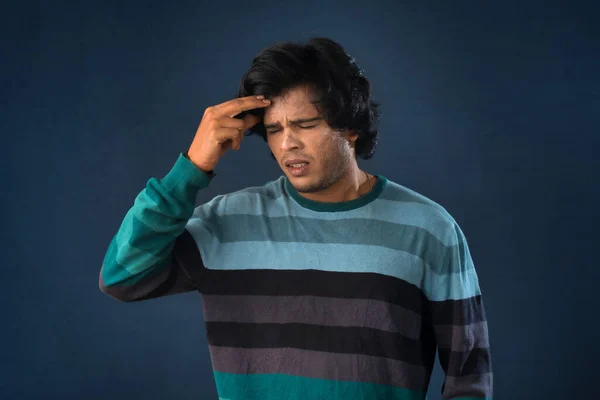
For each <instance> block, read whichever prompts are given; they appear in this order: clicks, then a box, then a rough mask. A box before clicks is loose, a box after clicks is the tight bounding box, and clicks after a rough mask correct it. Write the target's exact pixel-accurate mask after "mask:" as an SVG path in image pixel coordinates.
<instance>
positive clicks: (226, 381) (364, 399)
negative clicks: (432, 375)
mask: <svg viewBox="0 0 600 400" xmlns="http://www.w3.org/2000/svg"><path fill="white" fill-rule="evenodd" d="M214 376H215V383H216V386H217V391H218V393H219V397H220V398H225V399H230V400H242V399H243V400H281V399H286V400H296V399H297V400H306V399H311V400H319V399H323V400H325V399H327V400H332V399H344V400H371V399H373V400H375V399H390V400H392V399H393V400H423V399H425V398H426V397H425V393H423V392H420V391H415V390H410V389H403V388H397V387H393V386H386V385H378V384H373V383H365V382H351V381H332V380H326V379H316V378H305V377H300V376H292V375H283V374H249V375H238V374H228V373H225V372H218V371H215V372H214Z"/></svg>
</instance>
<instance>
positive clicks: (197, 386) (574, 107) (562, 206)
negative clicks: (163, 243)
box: [0, 1, 600, 400]
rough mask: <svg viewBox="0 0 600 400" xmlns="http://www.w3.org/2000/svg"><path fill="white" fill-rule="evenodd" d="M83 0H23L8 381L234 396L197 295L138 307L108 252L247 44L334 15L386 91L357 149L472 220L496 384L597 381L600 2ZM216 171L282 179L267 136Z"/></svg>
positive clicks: (252, 180) (578, 387) (218, 98)
mask: <svg viewBox="0 0 600 400" xmlns="http://www.w3.org/2000/svg"><path fill="white" fill-rule="evenodd" d="M82 3H85V2H41V4H40V3H34V2H20V3H19V4H17V2H13V3H12V4H9V5H8V6H7V7H3V9H4V10H3V12H2V14H3V22H2V27H1V28H0V29H1V30H2V35H1V37H0V40H1V41H2V46H1V50H0V51H1V53H2V56H0V58H1V60H2V62H1V63H0V68H1V69H0V72H1V73H0V82H1V86H0V94H1V97H0V101H1V103H0V104H1V112H0V118H1V119H0V131H1V132H2V142H1V143H2V146H1V147H2V157H1V160H2V166H3V171H5V173H3V178H4V180H3V182H2V183H3V184H2V196H1V198H2V201H3V204H4V206H3V207H2V210H3V214H4V217H3V221H4V226H3V229H2V242H1V243H2V247H3V249H2V253H1V254H2V264H1V265H2V268H1V270H0V271H1V272H0V273H1V274H2V275H1V279H2V281H1V282H2V284H3V286H4V290H3V292H2V311H3V314H4V318H3V319H2V326H1V329H0V335H1V337H0V339H1V343H2V344H3V346H2V348H3V352H2V353H3V354H2V361H1V362H0V398H2V399H50V398H60V399H111V400H118V399H133V398H136V399H137V398H140V399H141V398H143V399H148V400H150V399H167V398H169V399H216V391H215V387H214V382H213V378H212V372H211V369H210V359H209V354H208V352H207V343H206V338H205V334H204V327H203V320H202V314H201V308H200V307H201V299H200V296H199V295H198V294H184V295H178V296H174V297H171V298H163V299H159V300H153V301H148V302H144V303H138V304H124V303H118V302H116V301H114V300H112V299H110V298H109V297H107V296H106V295H104V294H102V293H101V292H100V291H99V290H98V285H97V280H98V273H99V270H100V266H101V262H102V259H103V257H104V252H105V251H106V249H107V246H108V244H109V242H110V239H111V238H112V236H113V235H114V234H115V232H116V230H117V229H118V226H119V224H120V222H121V220H122V218H123V217H124V215H125V213H126V212H127V210H128V209H129V208H130V207H131V206H132V204H133V200H134V198H135V196H136V195H137V194H138V193H139V191H140V190H142V189H143V188H144V186H145V184H146V182H147V180H148V179H149V178H150V177H162V176H163V175H164V174H165V173H166V172H167V171H168V170H169V169H170V168H171V166H172V165H173V163H174V162H175V160H176V158H177V156H178V154H179V152H180V151H185V150H187V147H188V146H189V144H190V143H191V140H192V138H193V135H194V133H195V131H196V128H197V126H198V124H199V122H200V119H201V117H202V113H203V111H204V109H205V108H206V107H207V106H209V105H213V104H216V103H220V102H223V101H225V100H228V99H229V98H231V97H232V96H233V94H234V93H235V91H236V89H237V85H238V83H239V81H240V78H241V76H242V74H243V73H244V72H245V70H246V69H247V68H248V66H249V65H250V60H251V58H252V57H253V56H254V55H256V54H257V53H258V52H259V51H260V50H261V49H262V48H264V47H266V46H268V45H270V44H273V43H275V42H277V41H282V40H306V39H308V38H309V37H311V36H317V35H318V36H321V35H322V36H328V37H331V38H333V39H334V40H338V41H340V42H341V43H342V45H344V46H345V47H346V49H347V50H348V51H349V52H350V53H351V54H352V55H353V56H355V58H356V59H357V61H358V63H359V65H361V66H362V67H363V68H364V69H365V72H366V75H367V77H368V78H370V80H371V82H372V84H373V91H374V96H375V99H376V100H377V101H380V102H381V103H382V111H383V116H382V120H381V142H380V146H379V148H378V150H377V151H376V153H375V157H374V158H373V159H372V160H370V161H366V162H361V166H362V167H363V168H365V169H366V170H367V171H369V172H371V173H376V174H383V175H385V176H387V177H388V178H389V179H391V180H393V181H396V182H398V183H400V184H403V185H405V186H408V187H410V188H412V189H414V190H417V191H418V192H420V193H422V194H424V195H426V196H428V197H430V198H432V199H433V200H435V201H437V202H439V203H440V204H442V205H443V206H444V207H446V208H447V210H448V211H449V212H450V213H451V214H452V215H453V216H454V217H455V218H456V219H457V221H458V222H459V224H460V225H461V227H462V228H463V230H464V232H465V234H466V236H467V239H468V243H469V245H470V247H471V252H472V256H473V258H474V261H475V264H476V267H477V270H478V274H479V277H480V284H481V288H482V291H483V294H484V301H485V304H486V307H487V313H488V318H489V327H490V340H491V345H492V360H493V368H494V373H495V394H496V396H495V398H497V399H501V398H503V399H508V398H510V399H515V400H516V399H532V398H540V399H541V398H544V399H564V398H575V397H576V396H577V395H587V398H594V396H593V395H594V394H596V396H597V395H598V394H599V393H600V390H599V389H598V386H597V378H598V377H599V372H598V362H597V360H598V358H599V356H600V352H599V346H598V329H597V328H598V327H597V324H596V320H597V315H598V311H597V310H598V308H597V307H596V308H593V307H592V304H593V303H594V299H595V293H594V290H595V289H597V287H598V279H599V272H598V267H599V265H598V261H597V258H596V251H595V250H596V246H597V243H598V239H599V235H598V225H597V224H598V213H597V204H598V203H599V200H600V196H599V194H598V178H599V177H600V174H599V166H600V165H599V161H598V160H599V156H598V151H599V141H600V140H599V129H598V128H599V125H600V124H599V122H600V121H599V119H600V101H599V92H600V84H599V79H598V71H600V61H599V57H600V56H599V54H600V46H599V39H600V35H599V33H600V29H599V28H598V25H597V20H596V19H595V18H594V17H593V14H594V11H595V10H594V6H593V3H591V2H590V5H588V6H583V5H581V4H576V3H574V2H571V3H567V2H564V4H563V5H562V6H558V5H551V4H550V3H549V2H543V3H542V2H540V3H539V4H540V5H536V4H534V3H532V2H527V1H519V2H514V3H513V4H510V3H507V2H497V3H496V5H483V3H484V2H470V3H469V4H467V3H459V2H438V5H437V6H433V5H426V4H424V2H410V3H408V2H403V4H399V3H398V4H397V3H394V2H391V1H388V2H386V1H379V2H378V1H371V2H367V3H355V5H349V4H344V3H343V2H330V1H328V2H323V1H303V2H296V3H291V2H290V3H286V4H285V5H283V3H282V2H269V3H265V4H266V5H261V4H262V3H260V4H259V2H239V1H219V2H210V3H208V2H207V3H205V4H200V3H199V2H192V1H187V2H177V3H171V4H169V3H168V2H159V1H150V2H126V3H125V4H122V3H121V2H116V1H111V2H108V1H103V2H95V3H92V2H87V4H82ZM442 3H443V4H442ZM542 5H543V6H542ZM217 172H218V174H219V176H218V177H217V178H216V179H215V180H214V182H213V183H212V185H211V186H210V188H209V189H207V190H205V191H203V192H202V193H200V194H199V196H198V203H199V204H200V203H201V202H205V201H207V200H209V199H211V198H212V197H214V196H215V195H217V194H220V193H226V192H230V191H234V190H238V189H241V188H244V187H246V186H250V185H262V184H263V183H265V182H266V181H268V180H271V179H275V178H277V177H278V176H279V175H280V170H279V169H278V167H277V165H276V164H275V163H274V161H273V160H272V159H271V157H270V155H269V152H268V149H267V146H266V144H265V143H264V142H262V140H261V139H259V138H258V137H250V138H245V139H244V142H243V143H242V149H241V150H240V151H239V152H237V153H230V154H227V155H226V156H225V157H224V158H223V159H222V161H221V163H220V164H219V165H218V168H217ZM441 377H442V375H441V373H440V369H439V366H436V370H435V374H434V378H433V381H432V383H431V386H430V398H431V399H439V398H440V396H439V393H440V385H441ZM594 378H596V379H595V380H594Z"/></svg>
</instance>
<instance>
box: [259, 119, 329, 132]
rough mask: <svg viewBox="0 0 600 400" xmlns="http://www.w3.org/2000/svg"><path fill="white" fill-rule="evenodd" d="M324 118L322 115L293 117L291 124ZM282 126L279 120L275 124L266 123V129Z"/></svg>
mask: <svg viewBox="0 0 600 400" xmlns="http://www.w3.org/2000/svg"><path fill="white" fill-rule="evenodd" d="M320 119H323V118H322V117H313V118H299V119H291V120H290V124H292V125H298V124H305V123H307V122H313V121H317V120H320ZM279 127H281V124H280V123H279V122H276V123H274V124H268V125H266V124H265V129H271V128H279Z"/></svg>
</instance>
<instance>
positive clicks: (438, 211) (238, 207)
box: [196, 183, 456, 246]
mask: <svg viewBox="0 0 600 400" xmlns="http://www.w3.org/2000/svg"><path fill="white" fill-rule="evenodd" d="M273 185H274V183H269V184H267V186H265V188H264V190H263V191H261V192H259V191H257V189H256V188H249V189H247V190H242V191H238V192H235V193H233V194H229V195H226V196H222V197H221V198H219V199H217V201H214V202H212V203H209V204H207V205H205V206H201V207H200V209H199V210H198V213H197V214H196V216H198V217H204V218H206V217H208V210H209V209H210V212H211V213H212V215H211V216H212V217H214V218H219V217H224V216H231V215H239V214H247V215H254V216H259V217H266V218H274V217H284V218H290V217H294V218H308V219H315V220H327V221H336V220H346V219H350V220H352V219H360V220H363V221H364V220H375V221H379V222H388V223H392V224H398V225H404V226H412V227H415V228H421V229H423V230H425V231H427V232H428V233H430V234H431V235H433V236H435V237H436V239H437V240H438V241H441V242H442V243H443V244H444V245H447V246H452V245H455V244H456V241H454V242H453V241H449V242H446V240H448V239H452V237H447V236H446V235H445V233H446V231H447V230H448V226H449V225H451V224H452V223H453V222H454V220H453V219H452V218H451V217H450V216H449V215H448V214H447V213H446V212H445V210H443V209H442V208H441V207H440V206H438V205H436V204H435V203H433V202H430V203H423V202H419V201H418V199H416V198H413V197H409V196H405V197H404V198H403V200H402V201H396V200H394V201H392V200H385V199H383V200H382V199H377V200H375V201H373V202H372V203H369V204H368V205H366V206H363V207H361V208H356V209H353V210H348V211H346V212H343V213H339V212H314V211H313V210H309V209H306V208H303V207H299V206H297V205H296V204H294V203H293V201H292V200H291V199H290V198H289V197H287V196H283V195H282V193H281V192H278V190H279V189H280V188H278V187H273ZM202 208H205V211H204V212H203V211H202Z"/></svg>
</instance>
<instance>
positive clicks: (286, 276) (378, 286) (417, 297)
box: [200, 269, 427, 314]
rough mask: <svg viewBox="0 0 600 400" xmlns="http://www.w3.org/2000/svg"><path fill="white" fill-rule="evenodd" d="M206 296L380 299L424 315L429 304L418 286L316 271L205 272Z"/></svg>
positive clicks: (381, 277) (384, 277)
mask: <svg viewBox="0 0 600 400" xmlns="http://www.w3.org/2000/svg"><path fill="white" fill-rule="evenodd" d="M204 274H205V276H204V280H203V282H202V285H201V287H200V292H201V293H203V294H216V295H265V296H323V297H337V298H347V299H372V300H381V301H385V302H388V303H392V304H396V305H399V306H401V307H403V308H405V309H408V310H412V311H414V312H416V313H418V314H421V310H422V308H423V304H424V303H425V302H426V301H427V299H426V298H425V296H424V295H423V293H422V292H421V291H420V290H419V288H418V287H416V286H415V285H413V284H411V283H408V282H406V281H404V280H402V279H398V278H395V277H391V276H387V275H382V274H376V273H367V272H365V273H351V272H330V271H317V270H298V271H291V270H283V271H282V270H265V269H263V270H208V269H207V270H205V271H204Z"/></svg>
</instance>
